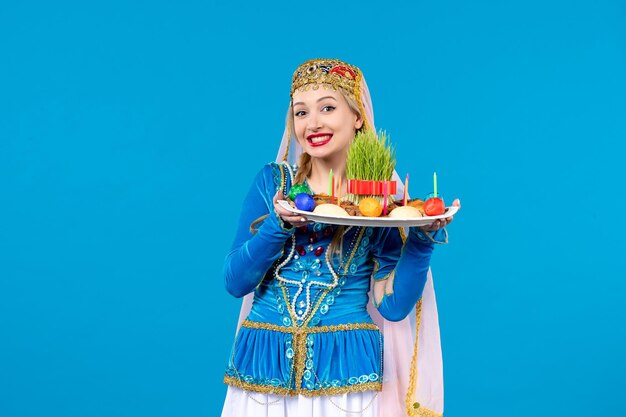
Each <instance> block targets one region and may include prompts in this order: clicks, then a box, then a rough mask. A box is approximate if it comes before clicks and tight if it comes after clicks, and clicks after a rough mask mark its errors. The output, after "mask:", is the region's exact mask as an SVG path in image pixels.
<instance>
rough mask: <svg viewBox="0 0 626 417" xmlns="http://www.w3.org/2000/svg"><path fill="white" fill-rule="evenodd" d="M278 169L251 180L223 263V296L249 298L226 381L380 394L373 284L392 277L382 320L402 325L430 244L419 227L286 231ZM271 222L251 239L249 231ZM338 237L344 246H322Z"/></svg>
mask: <svg viewBox="0 0 626 417" xmlns="http://www.w3.org/2000/svg"><path fill="white" fill-rule="evenodd" d="M290 187H291V181H290V176H289V173H288V170H287V169H286V168H285V166H284V165H280V164H276V163H271V164H268V165H266V166H265V167H263V169H262V170H261V171H260V172H259V173H258V175H257V176H256V177H255V179H254V182H253V184H252V187H251V189H250V191H249V193H248V195H247V197H246V199H245V201H244V205H243V210H242V214H241V218H240V221H239V229H238V231H237V234H236V237H235V240H234V243H233V246H232V248H231V251H230V252H229V253H228V255H227V257H226V261H225V265H224V279H225V285H226V289H227V290H228V292H229V293H231V294H232V295H233V296H235V297H242V296H244V295H246V294H248V293H250V292H254V301H253V304H252V308H251V311H250V313H249V315H248V316H247V319H246V320H245V321H244V323H243V325H242V327H241V329H240V330H239V332H238V334H237V336H236V339H235V342H234V345H233V350H232V354H231V357H230V360H229V362H228V366H227V368H226V375H225V377H224V382H225V383H227V384H229V385H232V386H236V387H239V388H242V389H245V390H248V391H255V392H262V393H273V394H281V395H298V394H300V395H304V396H310V397H312V396H320V395H336V394H343V393H350V392H360V391H369V390H373V391H380V390H381V389H382V381H383V369H382V368H383V366H382V364H383V348H382V347H383V340H382V333H381V331H380V330H379V329H378V327H377V326H376V325H375V324H374V323H373V321H372V318H371V317H370V315H369V313H368V312H367V308H366V307H367V303H368V302H369V295H368V292H369V290H370V284H371V279H374V280H376V281H379V280H393V291H387V292H386V293H385V295H384V296H383V298H382V300H381V301H380V303H375V301H374V300H373V301H372V302H373V303H374V305H375V306H376V308H377V309H378V310H379V311H380V313H381V315H382V316H383V317H384V318H385V319H387V320H392V321H398V320H402V319H403V318H404V317H406V316H407V314H408V313H409V312H410V311H411V309H412V308H413V306H414V305H415V303H416V302H417V300H419V298H420V297H421V294H422V290H423V288H424V284H425V282H426V277H427V273H428V268H429V263H430V256H431V254H432V251H433V244H432V241H431V240H430V239H429V238H428V237H427V236H425V235H424V234H423V233H422V232H421V231H420V230H419V229H417V228H415V229H413V228H412V229H410V232H409V234H408V236H407V237H406V239H403V236H402V233H401V231H400V230H399V229H398V228H371V227H341V229H340V230H338V228H340V226H334V225H326V224H321V223H312V224H308V225H306V226H301V227H290V226H289V225H285V224H283V222H282V220H281V219H280V218H279V217H278V215H277V214H276V213H275V212H274V209H273V203H272V199H273V197H274V195H275V194H276V192H277V191H278V190H283V192H284V193H285V194H287V193H288V191H289V188H290ZM268 213H269V215H268V216H267V217H266V218H265V219H264V220H263V221H262V222H261V223H260V224H259V225H258V226H257V227H258V230H257V232H256V233H254V234H253V233H251V231H250V226H251V224H252V223H253V222H254V221H255V220H257V219H258V218H260V217H261V216H264V215H267V214H268ZM335 233H342V234H343V240H342V243H341V245H339V250H338V251H337V252H336V253H329V250H328V247H329V244H330V242H331V240H332V238H333V235H334V234H335Z"/></svg>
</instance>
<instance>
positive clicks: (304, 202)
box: [293, 193, 315, 211]
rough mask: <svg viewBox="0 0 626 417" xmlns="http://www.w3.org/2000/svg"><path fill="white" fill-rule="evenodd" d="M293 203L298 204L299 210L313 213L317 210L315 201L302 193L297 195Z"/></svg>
mask: <svg viewBox="0 0 626 417" xmlns="http://www.w3.org/2000/svg"><path fill="white" fill-rule="evenodd" d="M293 202H294V203H295V204H296V207H297V208H298V210H302V211H313V210H314V209H315V200H313V197H311V196H310V195H308V194H307V193H300V194H298V195H296V198H294V200H293Z"/></svg>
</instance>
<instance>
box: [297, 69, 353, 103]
mask: <svg viewBox="0 0 626 417" xmlns="http://www.w3.org/2000/svg"><path fill="white" fill-rule="evenodd" d="M360 81H361V71H360V70H359V69H358V68H357V67H355V66H354V65H350V64H348V63H346V62H343V61H340V60H338V59H312V60H310V61H307V62H305V63H304V64H302V65H300V66H299V67H298V69H296V71H295V72H294V73H293V79H292V81H291V96H292V97H293V93H295V92H296V90H306V89H308V88H309V86H312V87H313V88H319V87H318V86H319V84H328V85H330V86H332V87H333V88H334V89H338V88H341V89H343V90H344V91H345V92H346V93H348V94H350V95H351V96H352V97H355V98H356V99H358V98H359V93H360V91H359V82H360Z"/></svg>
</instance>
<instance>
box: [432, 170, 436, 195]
mask: <svg viewBox="0 0 626 417" xmlns="http://www.w3.org/2000/svg"><path fill="white" fill-rule="evenodd" d="M433 183H434V185H435V192H434V195H433V196H434V197H437V173H436V172H435V173H434V174H433Z"/></svg>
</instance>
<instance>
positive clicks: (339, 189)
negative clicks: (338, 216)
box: [337, 177, 343, 204]
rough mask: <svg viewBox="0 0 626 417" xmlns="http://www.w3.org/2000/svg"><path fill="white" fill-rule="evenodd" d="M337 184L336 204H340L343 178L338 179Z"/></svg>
mask: <svg viewBox="0 0 626 417" xmlns="http://www.w3.org/2000/svg"><path fill="white" fill-rule="evenodd" d="M337 183H338V184H337V204H341V185H342V184H343V178H341V177H339V180H338V181H337Z"/></svg>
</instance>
